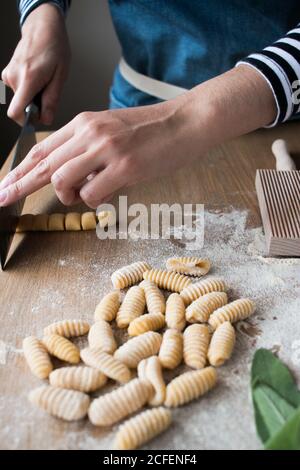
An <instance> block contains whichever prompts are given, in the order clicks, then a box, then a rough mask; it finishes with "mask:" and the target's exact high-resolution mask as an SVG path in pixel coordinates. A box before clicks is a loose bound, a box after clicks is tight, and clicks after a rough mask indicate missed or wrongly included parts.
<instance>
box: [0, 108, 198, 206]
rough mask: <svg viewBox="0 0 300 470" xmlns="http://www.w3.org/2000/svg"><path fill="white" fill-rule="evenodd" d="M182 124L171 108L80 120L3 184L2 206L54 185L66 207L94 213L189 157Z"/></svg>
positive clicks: (96, 115) (40, 148)
mask: <svg viewBox="0 0 300 470" xmlns="http://www.w3.org/2000/svg"><path fill="white" fill-rule="evenodd" d="M178 118H179V117H177V114H176V107H174V105H171V102H168V103H162V104H157V105H153V106H145V107H140V108H128V109H120V110H112V111H102V112H84V113H82V114H79V115H78V116H77V117H75V118H74V119H73V120H72V121H71V122H70V123H69V124H67V125H66V126H65V127H63V128H62V129H60V130H59V131H57V132H55V133H54V134H52V135H51V136H49V137H48V138H46V139H45V140H44V141H42V142H41V143H39V144H37V145H36V146H35V147H34V148H33V149H32V150H31V151H30V152H29V154H28V155H27V156H26V157H25V159H24V160H23V162H22V163H21V164H20V165H19V166H18V167H17V168H16V169H15V170H13V171H12V172H11V173H10V174H9V175H8V176H7V177H6V178H5V179H4V180H3V181H2V182H1V184H0V190H3V191H4V193H5V198H4V200H2V201H1V193H0V205H8V204H11V203H12V202H14V201H16V200H17V199H19V198H21V197H23V196H25V195H27V194H30V193H32V192H33V191H36V190H37V189H39V188H41V187H42V186H44V185H46V184H47V183H49V182H50V181H51V182H52V184H53V186H54V189H55V191H56V194H57V196H58V198H59V199H60V201H61V202H62V203H63V204H65V205H72V204H75V203H77V202H79V201H81V200H82V201H83V202H85V203H86V204H87V205H88V206H90V207H91V208H96V207H97V206H98V205H99V204H100V203H101V202H103V201H106V200H107V199H109V198H110V196H111V195H112V194H113V193H114V192H115V191H117V190H119V189H121V188H122V187H125V186H128V185H132V184H134V183H136V182H137V181H142V180H145V179H149V178H152V177H154V176H157V175H163V174H167V173H170V172H171V171H172V170H174V169H175V168H177V167H179V166H181V165H182V164H183V162H184V161H185V159H186V156H187V155H186V152H187V153H189V152H190V148H189V147H190V146H189V145H188V143H187V142H186V145H185V143H184V142H185V141H186V140H188V136H186V137H187V139H186V137H185V134H184V132H182V133H181V130H182V131H183V129H181V123H180V118H179V119H178ZM182 124H184V123H182ZM182 127H183V126H182ZM197 154H198V150H197V152H196V153H195V152H194V155H197Z"/></svg>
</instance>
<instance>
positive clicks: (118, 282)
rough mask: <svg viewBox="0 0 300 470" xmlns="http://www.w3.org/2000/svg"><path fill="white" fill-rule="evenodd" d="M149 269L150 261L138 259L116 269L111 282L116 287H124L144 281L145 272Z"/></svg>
mask: <svg viewBox="0 0 300 470" xmlns="http://www.w3.org/2000/svg"><path fill="white" fill-rule="evenodd" d="M149 269H150V265H149V264H148V263H145V262H144V261H137V262H136V263H132V264H129V265H128V266H124V267H123V268H121V269H118V270H117V271H115V272H114V273H113V274H112V276H111V282H112V284H113V286H114V287H115V288H116V289H124V288H125V287H129V286H132V285H133V284H137V283H138V282H139V281H142V280H143V273H144V272H145V271H147V270H149Z"/></svg>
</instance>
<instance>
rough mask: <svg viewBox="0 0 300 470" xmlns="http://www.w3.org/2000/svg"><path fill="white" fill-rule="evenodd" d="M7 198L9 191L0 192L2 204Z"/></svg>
mask: <svg viewBox="0 0 300 470" xmlns="http://www.w3.org/2000/svg"><path fill="white" fill-rule="evenodd" d="M6 198H7V191H0V204H3V202H5V201H6Z"/></svg>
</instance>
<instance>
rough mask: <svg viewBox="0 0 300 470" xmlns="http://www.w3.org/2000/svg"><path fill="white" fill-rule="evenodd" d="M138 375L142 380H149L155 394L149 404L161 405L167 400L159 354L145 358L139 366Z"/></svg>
mask: <svg viewBox="0 0 300 470" xmlns="http://www.w3.org/2000/svg"><path fill="white" fill-rule="evenodd" d="M137 372H138V377H139V378H140V379H142V380H149V382H150V383H151V385H152V387H153V389H154V395H153V397H151V398H150V400H149V405H151V406H159V405H161V404H162V403H163V402H164V401H165V397H166V384H165V382H164V378H163V374H162V368H161V363H160V360H159V359H158V357H157V356H151V357H148V358H147V359H143V360H142V361H141V362H140V363H139V364H138V368H137Z"/></svg>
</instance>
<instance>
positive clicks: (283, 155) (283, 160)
mask: <svg viewBox="0 0 300 470" xmlns="http://www.w3.org/2000/svg"><path fill="white" fill-rule="evenodd" d="M272 152H273V155H274V157H275V159H276V170H277V171H290V170H296V165H295V162H294V160H293V159H292V157H291V155H290V154H289V152H288V149H287V145H286V141H285V140H283V139H277V140H274V142H273V144H272Z"/></svg>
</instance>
